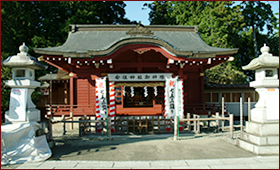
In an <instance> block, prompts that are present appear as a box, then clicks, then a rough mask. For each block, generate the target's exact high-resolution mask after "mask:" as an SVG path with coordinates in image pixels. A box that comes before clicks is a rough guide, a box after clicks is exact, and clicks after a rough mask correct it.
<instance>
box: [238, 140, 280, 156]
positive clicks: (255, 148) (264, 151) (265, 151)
mask: <svg viewBox="0 0 280 170" xmlns="http://www.w3.org/2000/svg"><path fill="white" fill-rule="evenodd" d="M238 145H239V147H241V148H243V149H245V150H247V151H250V152H253V153H255V154H258V155H275V154H279V144H278V145H263V146H260V145H256V144H253V143H250V142H248V141H245V140H242V139H241V140H239V141H238Z"/></svg>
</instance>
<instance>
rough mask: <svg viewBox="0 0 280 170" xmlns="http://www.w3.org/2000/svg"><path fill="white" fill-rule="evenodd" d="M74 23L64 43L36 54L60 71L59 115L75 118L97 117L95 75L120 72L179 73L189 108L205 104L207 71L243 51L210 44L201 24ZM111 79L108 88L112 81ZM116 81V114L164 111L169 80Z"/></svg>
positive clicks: (55, 92) (54, 105) (57, 79)
mask: <svg viewBox="0 0 280 170" xmlns="http://www.w3.org/2000/svg"><path fill="white" fill-rule="evenodd" d="M71 27H72V30H71V32H70V33H69V36H68V39H67V40H66V42H65V43H64V44H63V45H62V46H59V47H51V48H35V52H36V53H39V54H41V57H40V60H43V61H45V62H46V63H48V64H49V65H52V66H54V67H56V68H58V69H59V70H60V71H59V72H58V74H55V75H56V76H57V77H55V78H53V79H52V83H53V90H52V92H53V96H52V98H53V99H52V103H51V105H52V109H53V115H54V116H61V115H63V114H64V115H69V114H70V112H72V113H73V116H83V115H87V116H93V115H95V98H96V96H95V79H96V78H98V77H104V76H108V75H109V74H117V73H118V74H120V75H125V74H135V75H138V74H140V73H141V74H144V73H153V74H156V75H158V76H159V75H160V74H161V73H170V74H172V77H175V76H179V78H180V79H183V92H184V104H185V106H186V109H187V108H189V107H188V106H189V105H192V104H193V105H197V104H204V84H203V82H204V81H203V77H204V71H205V70H206V69H209V68H211V67H213V66H215V65H217V64H220V63H222V62H225V61H227V60H228V59H229V58H230V56H231V55H232V54H235V53H236V52H237V49H227V48H216V47H211V46H208V45H207V44H206V43H205V42H203V40H202V39H201V37H200V36H199V33H198V32H197V27H196V26H164V25H151V26H143V25H141V24H138V25H71ZM61 73H65V74H63V75H61ZM63 76H64V78H62V77H63ZM65 76H66V78H65ZM41 80H44V79H41ZM48 80H49V81H50V79H48ZM107 80H108V81H107V84H108V85H107V87H108V86H109V81H111V80H110V79H107ZM114 83H115V99H116V115H143V116H144V115H163V110H164V84H165V82H164V81H139V80H137V81H129V82H126V81H114ZM145 86H147V87H148V96H147V97H144V95H143V87H145ZM130 87H134V91H135V95H134V96H133V97H131V96H130ZM154 87H156V88H157V95H155V94H154ZM124 88H125V89H124ZM107 91H108V90H107ZM124 92H125V93H126V94H124ZM54 95H56V96H54ZM108 95H109V94H108ZM108 98H109V97H108ZM108 100H109V99H108ZM49 102H50V101H48V102H47V104H49ZM108 103H109V101H108ZM186 109H185V114H186V112H187V110H186Z"/></svg>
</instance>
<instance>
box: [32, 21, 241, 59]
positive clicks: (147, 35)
mask: <svg viewBox="0 0 280 170" xmlns="http://www.w3.org/2000/svg"><path fill="white" fill-rule="evenodd" d="M71 26H72V31H71V32H70V33H69V35H68V38H67V40H66V42H65V43H64V44H63V45H62V46H58V47H50V48H34V50H35V52H36V53H40V54H45V55H61V56H64V57H80V56H83V57H96V56H106V55H109V54H111V53H113V52H114V51H116V50H118V49H119V48H120V47H122V46H125V45H127V44H133V43H134V44H137V43H138V44H152V45H157V46H159V47H162V48H164V49H166V50H167V51H169V52H171V53H173V54H174V55H175V56H185V57H189V58H197V57H201V58H209V57H215V56H217V55H232V54H235V53H237V51H238V49H228V48H217V47H211V46H209V45H207V44H206V43H205V42H204V41H203V40H202V39H201V37H200V36H199V34H198V32H197V26H166V25H151V26H141V25H140V26H139V25H136V26H135V25H71Z"/></svg>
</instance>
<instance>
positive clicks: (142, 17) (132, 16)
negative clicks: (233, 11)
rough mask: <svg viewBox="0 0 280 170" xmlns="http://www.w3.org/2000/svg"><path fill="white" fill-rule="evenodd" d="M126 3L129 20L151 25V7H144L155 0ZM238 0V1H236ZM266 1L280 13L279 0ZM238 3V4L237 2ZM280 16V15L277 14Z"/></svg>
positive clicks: (274, 11) (274, 10)
mask: <svg viewBox="0 0 280 170" xmlns="http://www.w3.org/2000/svg"><path fill="white" fill-rule="evenodd" d="M124 2H125V4H126V7H125V11H126V16H125V17H126V18H128V19H129V20H135V21H137V22H139V21H141V23H142V24H143V25H150V21H149V20H148V18H149V12H150V9H149V8H145V9H144V10H142V8H143V4H144V3H151V2H153V1H124ZM235 2H237V1H235ZM263 2H265V3H269V4H270V5H271V6H272V10H273V13H276V12H278V13H279V1H263ZM235 4H236V5H237V4H238V2H237V3H235ZM276 17H278V18H279V16H276Z"/></svg>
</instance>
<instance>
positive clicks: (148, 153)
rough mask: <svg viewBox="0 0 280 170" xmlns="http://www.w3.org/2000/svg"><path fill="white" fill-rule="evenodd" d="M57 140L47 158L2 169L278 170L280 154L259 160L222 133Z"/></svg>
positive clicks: (69, 137) (71, 136)
mask: <svg viewBox="0 0 280 170" xmlns="http://www.w3.org/2000/svg"><path fill="white" fill-rule="evenodd" d="M54 139H55V141H56V147H55V148H54V149H53V150H52V152H53V155H52V157H51V158H50V159H49V160H47V161H44V162H37V163H25V164H22V165H6V166H1V169H12V168H17V169H53V168H54V169H100V168H105V169H108V168H113V169H131V168H133V169H135V168H138V169H139V168H141V169H170V168H171V169H174V168H175V169H220V168H222V169H237V168H238V169H239V168H242V169H279V155H276V156H257V155H255V154H253V153H250V152H247V151H245V150H243V149H241V148H239V147H237V146H235V145H233V144H231V143H234V140H229V138H228V137H227V134H221V133H219V134H215V133H210V134H199V135H194V134H182V135H181V136H180V140H178V141H174V140H173V135H172V134H165V135H163V134H162V135H138V136H137V135H130V136H113V140H112V141H107V140H106V139H105V138H104V137H101V136H99V137H98V136H91V137H78V136H77V135H66V136H64V137H61V136H59V135H58V136H56V137H55V138H54ZM230 142H231V143H230Z"/></svg>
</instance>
